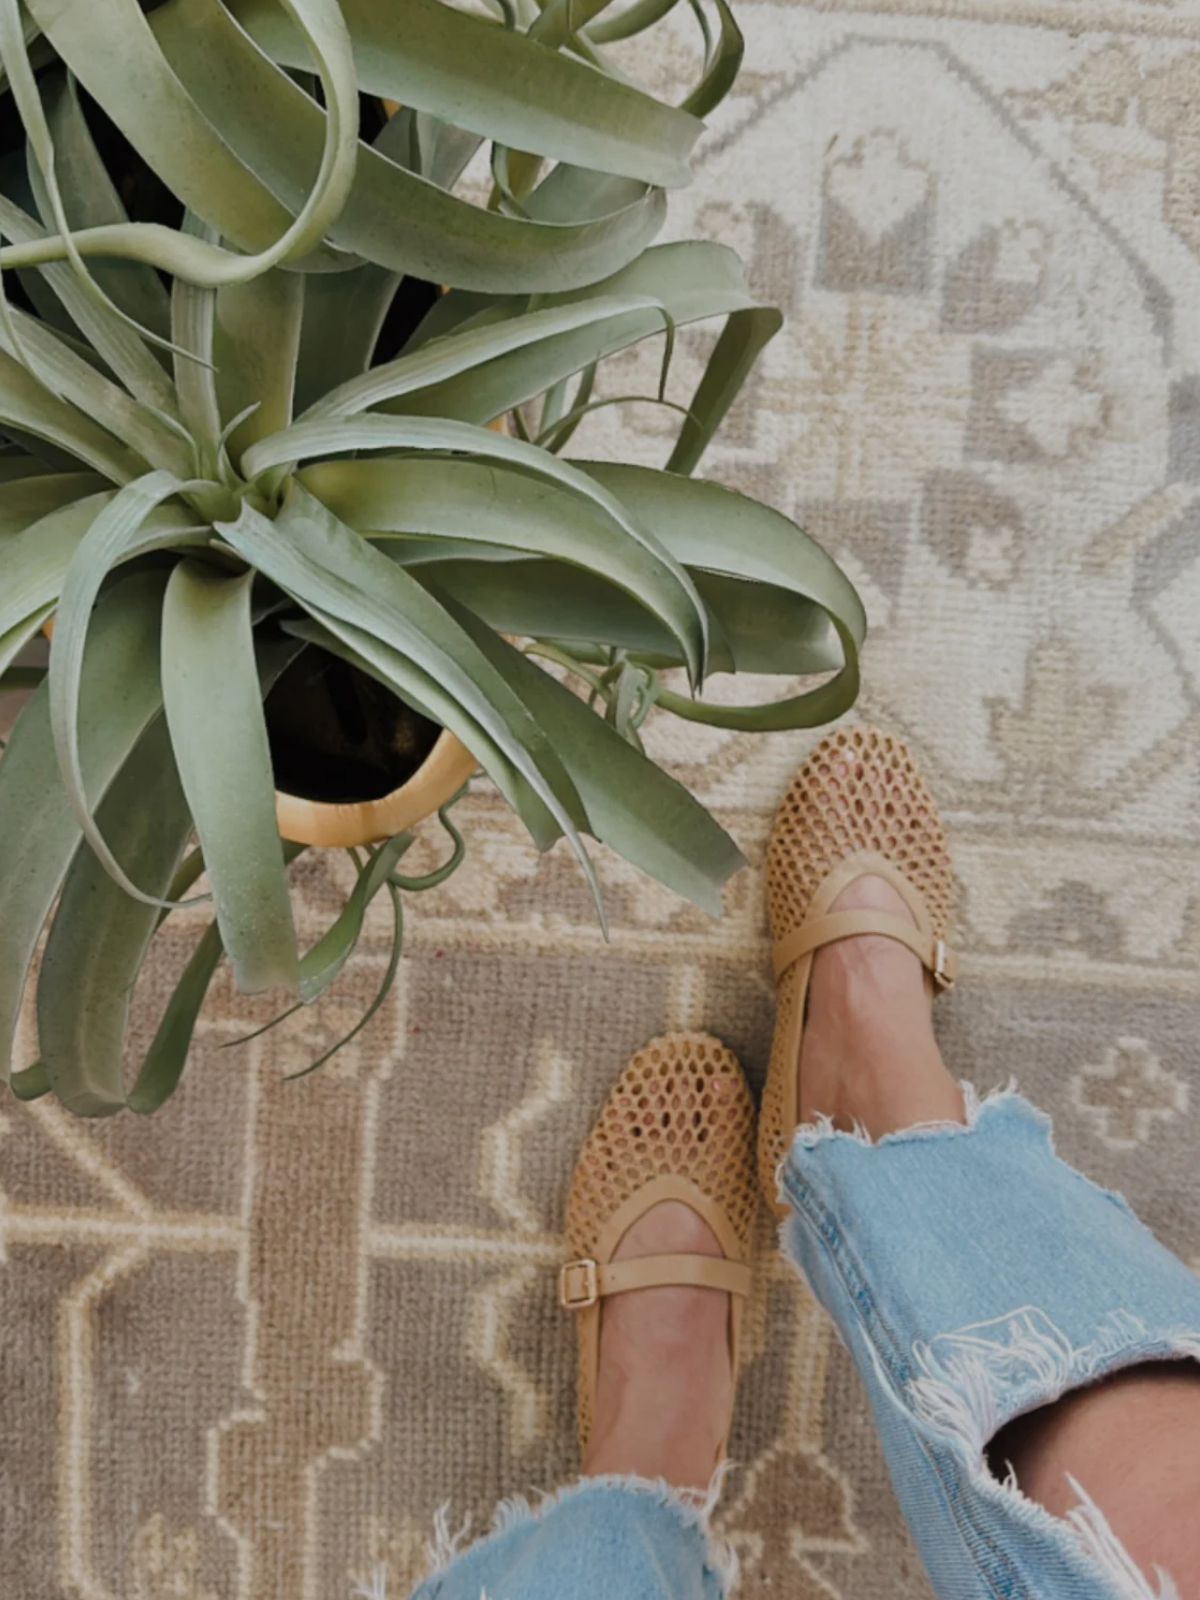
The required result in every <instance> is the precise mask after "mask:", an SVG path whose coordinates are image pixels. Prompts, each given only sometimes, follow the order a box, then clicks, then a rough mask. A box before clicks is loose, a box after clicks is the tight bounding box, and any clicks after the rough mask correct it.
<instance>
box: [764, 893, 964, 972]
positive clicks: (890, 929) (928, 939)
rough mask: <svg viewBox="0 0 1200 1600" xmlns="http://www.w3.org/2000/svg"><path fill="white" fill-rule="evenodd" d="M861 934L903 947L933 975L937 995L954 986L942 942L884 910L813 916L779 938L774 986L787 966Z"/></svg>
mask: <svg viewBox="0 0 1200 1600" xmlns="http://www.w3.org/2000/svg"><path fill="white" fill-rule="evenodd" d="M861 933H877V934H882V935H883V937H884V938H886V939H895V940H896V941H897V942H898V943H899V944H902V945H907V947H908V948H909V949H910V950H911V951H912V952H913V954H914V955H915V956H917V957H918V958H919V960H920V961H921V963H922V965H923V966H924V967H925V968H926V969H927V970H928V971H929V972H931V973H932V974H933V981H934V983H935V984H936V985H937V988H938V990H939V992H941V991H945V990H946V989H952V988H953V987H954V980H955V979H956V978H957V976H958V957H957V955H956V954H955V953H954V951H953V950H951V948H950V946H949V945H948V944H947V943H946V941H945V940H944V939H936V938H934V936H933V935H932V934H929V933H922V932H921V930H920V928H918V927H917V926H916V925H915V924H914V923H911V922H906V921H905V920H904V919H903V918H902V917H893V916H889V915H888V913H887V912H886V911H866V910H861V911H830V912H827V913H826V915H825V916H822V917H813V918H812V920H811V921H809V922H804V923H801V925H800V926H799V927H798V928H797V929H795V931H794V932H792V933H789V934H787V935H786V937H785V938H783V939H780V941H779V943H778V944H777V945H776V946H775V982H776V983H778V982H779V980H780V979H781V978H782V977H783V975H784V973H785V972H786V971H787V970H788V968H789V967H793V966H795V964H796V962H797V961H799V960H800V958H801V957H802V956H806V955H808V954H809V952H810V951H813V950H819V949H820V948H821V947H822V945H827V944H836V943H837V942H838V940H840V939H853V938H856V937H857V936H858V935H859V934H861Z"/></svg>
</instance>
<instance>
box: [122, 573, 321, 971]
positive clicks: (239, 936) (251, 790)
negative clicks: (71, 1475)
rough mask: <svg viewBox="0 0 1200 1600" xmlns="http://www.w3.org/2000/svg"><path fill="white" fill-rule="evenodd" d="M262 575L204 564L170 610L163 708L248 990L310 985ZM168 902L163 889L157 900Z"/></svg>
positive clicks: (173, 593) (175, 593)
mask: <svg viewBox="0 0 1200 1600" xmlns="http://www.w3.org/2000/svg"><path fill="white" fill-rule="evenodd" d="M252 582H253V575H252V574H250V573H247V574H245V575H244V576H241V577H235V578H226V577H222V576H219V575H218V574H216V573H214V572H213V571H212V570H211V569H209V568H206V567H202V566H201V565H200V564H199V563H197V562H194V561H182V562H180V563H179V565H178V566H177V567H176V568H175V570H174V571H173V573H172V574H171V579H170V582H169V583H168V585H167V593H166V600H165V602H164V605H163V661H162V685H163V705H164V708H165V710H166V716H167V725H168V727H169V728H170V730H171V741H172V744H173V746H174V748H175V752H176V759H177V761H178V763H179V774H180V778H181V780H182V783H183V789H184V793H185V794H186V795H187V801H188V805H189V807H190V809H191V813H192V816H193V818H194V820H195V825H196V833H197V836H198V837H199V840H200V848H201V850H202V851H203V852H204V863H205V869H206V871H207V873H208V878H209V882H210V884H211V886H212V894H213V901H214V903H215V905H216V911H217V922H218V924H219V926H220V929H221V938H222V941H223V943H224V945H225V949H226V951H227V952H228V955H229V960H230V965H231V966H232V968H233V974H234V977H235V979H236V981H237V984H238V987H239V988H240V989H241V990H242V991H243V993H246V994H256V993H258V992H260V991H261V990H263V989H267V988H270V987H272V986H273V985H275V984H284V985H286V986H287V987H288V988H291V989H295V988H296V987H297V985H298V983H299V958H298V955H297V952H296V931H295V926H294V924H293V921H292V907H291V901H290V899H289V896H288V889H287V878H286V876H285V873H284V862H283V849H282V845H281V843H280V839H279V830H278V827H277V826H276V822H275V787H274V783H273V781H272V777H271V754H270V749H269V747H268V744H267V728H266V722H265V720H264V717H263V707H262V697H261V693H260V690H259V683H258V671H257V667H256V665H255V659H254V643H253V635H252V631H251V619H250V590H251V585H252ZM151 893H153V894H160V893H161V891H159V890H151Z"/></svg>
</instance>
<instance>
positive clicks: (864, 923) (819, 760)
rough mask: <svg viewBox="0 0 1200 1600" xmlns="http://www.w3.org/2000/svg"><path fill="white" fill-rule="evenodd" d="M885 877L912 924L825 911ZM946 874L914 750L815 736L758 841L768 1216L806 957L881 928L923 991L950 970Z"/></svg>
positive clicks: (761, 1150) (878, 738)
mask: <svg viewBox="0 0 1200 1600" xmlns="http://www.w3.org/2000/svg"><path fill="white" fill-rule="evenodd" d="M867 876H871V877H878V878H885V879H886V880H887V882H888V883H890V884H891V886H892V887H893V888H894V889H895V890H896V892H897V893H898V894H899V896H900V898H901V899H902V900H903V901H904V903H905V905H906V906H907V907H908V908H909V910H910V911H911V912H912V915H913V918H914V919H915V922H916V926H915V927H914V926H913V923H911V922H908V921H907V920H904V919H902V918H900V917H892V916H888V915H887V914H886V913H885V912H881V911H869V910H858V911H836V912H831V911H830V910H829V907H830V906H831V905H832V904H833V902H834V901H835V900H836V899H837V897H838V895H839V894H841V892H842V890H843V889H845V888H846V887H847V885H848V884H851V883H853V882H854V880H855V879H856V878H864V877H867ZM953 898H954V871H953V868H952V866H951V863H950V852H949V850H948V848H947V846H946V837H945V834H944V833H943V832H942V825H941V823H940V821H939V820H938V814H937V808H936V807H935V805H934V803H933V800H932V799H931V798H930V795H929V791H928V790H927V789H926V787H925V784H924V782H923V781H922V779H921V777H920V774H919V773H918V772H917V769H916V767H915V766H914V765H913V760H912V757H911V756H910V755H909V753H908V750H907V749H906V748H905V746H904V745H903V744H902V743H901V742H900V740H899V739H894V738H892V737H891V736H890V735H889V734H886V733H880V732H879V731H878V730H877V729H875V728H845V729H841V730H839V731H838V732H837V733H834V734H831V735H830V736H829V738H827V739H823V740H822V741H821V743H820V744H819V745H818V746H817V747H816V749H815V750H814V751H813V752H812V753H811V755H810V756H809V757H808V759H807V760H806V761H805V762H804V764H803V765H802V766H801V768H800V770H799V772H797V774H796V776H795V779H794V780H793V782H792V786H791V788H790V789H789V790H788V792H787V794H786V795H785V796H784V798H783V803H782V805H781V806H780V808H779V812H778V815H777V816H776V818H775V826H774V828H773V829H772V832H771V842H770V845H769V846H768V849H767V911H768V915H769V917H770V922H771V933H772V934H773V936H774V938H775V980H776V982H777V983H778V985H779V1001H778V1012H777V1014H776V1020H775V1041H774V1044H773V1046H772V1050H771V1066H770V1070H769V1072H768V1074H767V1085H766V1089H765V1090H764V1092H763V1103H762V1112H761V1116H760V1119H759V1128H758V1171H759V1181H760V1183H761V1184H762V1190H763V1193H764V1195H765V1196H766V1199H767V1204H768V1205H769V1206H771V1207H772V1209H773V1210H774V1211H775V1213H776V1215H777V1216H781V1217H782V1216H786V1215H787V1207H786V1206H784V1205H782V1204H781V1203H780V1202H779V1200H778V1199H777V1188H776V1174H777V1172H778V1170H779V1164H780V1162H781V1161H782V1160H783V1158H784V1156H785V1155H786V1154H787V1151H788V1147H789V1145H790V1144H791V1139H792V1135H793V1133H794V1132H795V1130H796V1127H797V1125H798V1124H799V1121H800V1115H799V1103H800V1093H799V1082H798V1068H799V1063H800V1038H801V1035H802V1033H803V1031H804V1016H805V1005H806V1001H807V998H808V980H809V977H810V975H811V973H812V963H813V955H814V954H815V952H816V951H817V950H819V949H820V947H821V946H822V945H826V944H833V943H835V942H836V941H837V940H839V939H849V938H852V937H853V936H854V935H855V934H860V933H879V934H884V935H886V936H887V937H888V938H890V939H897V940H899V942H900V943H901V944H903V945H907V946H908V948H909V949H910V950H912V951H914V952H915V953H916V954H917V955H918V956H919V957H920V958H921V961H922V963H923V964H924V966H925V970H926V979H925V981H926V986H927V988H928V990H929V993H930V994H931V995H933V994H937V993H940V992H942V991H943V990H946V989H949V988H950V986H951V985H952V984H953V982H954V978H955V974H956V972H957V968H958V962H957V958H956V956H955V955H954V952H953V951H952V950H951V949H950V948H949V946H948V945H947V944H946V938H945V935H946V929H947V926H948V924H949V921H950V911H951V904H952V901H953Z"/></svg>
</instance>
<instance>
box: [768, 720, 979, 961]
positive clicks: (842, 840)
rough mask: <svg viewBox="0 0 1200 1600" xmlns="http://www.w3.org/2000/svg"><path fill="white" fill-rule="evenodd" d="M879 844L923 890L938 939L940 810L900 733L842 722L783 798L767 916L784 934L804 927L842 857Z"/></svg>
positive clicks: (942, 845)
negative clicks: (824, 882) (813, 901)
mask: <svg viewBox="0 0 1200 1600" xmlns="http://www.w3.org/2000/svg"><path fill="white" fill-rule="evenodd" d="M859 850H874V851H878V853H879V854H880V855H884V856H886V857H887V858H888V860H889V861H891V862H892V863H893V864H894V865H895V866H896V867H897V868H898V869H899V870H900V871H901V872H902V873H903V874H904V875H905V877H906V878H908V880H909V881H910V882H911V883H912V885H913V887H914V888H916V889H918V890H919V891H920V893H921V895H922V896H923V897H924V900H925V903H926V905H927V906H928V907H929V915H930V917H931V918H932V919H933V926H934V932H935V934H936V935H937V936H938V937H939V938H940V937H942V935H943V934H944V933H945V931H946V926H947V924H948V923H949V920H950V911H951V902H952V898H953V892H954V872H953V868H952V866H951V863H950V852H949V849H948V848H947V845H946V836H945V834H944V833H943V831H942V825H941V822H940V821H939V820H938V814H937V808H936V806H935V805H934V803H933V800H932V798H931V796H930V794H929V791H928V789H927V788H926V787H925V783H924V780H923V779H922V777H921V775H920V773H919V772H918V771H917V768H916V766H915V764H914V763H913V759H912V757H911V756H910V755H909V753H908V750H907V749H906V747H905V746H904V745H903V744H902V743H901V741H900V740H899V739H895V738H893V737H892V736H891V734H887V733H881V732H880V731H879V730H878V729H876V728H841V729H839V730H838V731H837V733H834V734H831V735H830V736H829V738H827V739H824V740H822V742H821V743H820V744H819V745H818V746H817V747H816V749H815V750H814V751H813V752H812V753H811V755H809V757H808V759H807V760H806V761H805V762H804V764H803V765H802V766H801V768H800V770H799V772H798V773H797V774H796V777H795V779H794V780H793V782H792V785H791V787H790V788H789V789H788V791H787V793H786V794H785V795H784V797H783V802H782V804H781V805H780V807H779V811H778V814H777V815H776V818H775V826H774V829H773V830H772V833H771V843H770V846H769V847H768V850H767V912H768V915H769V917H770V920H771V932H772V934H773V935H774V936H775V938H776V939H781V938H783V936H784V935H785V934H787V933H790V932H791V931H792V930H793V929H794V928H798V927H799V926H800V924H801V922H803V920H804V916H805V913H806V912H807V910H808V903H809V901H810V900H811V899H812V897H813V895H814V894H815V892H816V890H817V887H818V885H819V884H820V883H821V882H822V880H823V879H825V878H826V877H828V875H829V873H830V872H831V871H832V869H833V868H834V867H835V866H836V865H837V864H838V862H839V861H842V860H844V859H845V858H846V857H847V856H849V855H853V854H854V853H856V852H857V851H859Z"/></svg>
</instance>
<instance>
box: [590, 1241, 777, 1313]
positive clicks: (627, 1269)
mask: <svg viewBox="0 0 1200 1600" xmlns="http://www.w3.org/2000/svg"><path fill="white" fill-rule="evenodd" d="M573 1274H579V1275H581V1276H582V1277H583V1279H584V1283H585V1290H584V1296H583V1297H582V1298H581V1296H580V1294H579V1292H578V1290H577V1289H576V1288H573V1287H572V1275H573ZM751 1281H752V1280H751V1273H750V1268H749V1267H746V1266H743V1265H742V1264H741V1262H740V1261H725V1260H723V1259H722V1257H720V1256H685V1255H666V1256H630V1257H629V1258H627V1259H626V1260H623V1261H610V1262H608V1263H607V1264H606V1265H601V1264H600V1263H599V1262H597V1261H591V1260H583V1261H568V1262H567V1264H566V1266H565V1267H563V1268H562V1269H561V1271H560V1272H559V1285H560V1288H559V1297H558V1299H559V1304H560V1305H561V1306H563V1307H564V1309H565V1310H567V1311H580V1310H583V1309H584V1308H585V1307H586V1306H589V1305H591V1304H592V1303H593V1302H594V1301H595V1300H603V1299H604V1298H605V1297H606V1296H607V1295H613V1294H628V1293H629V1292H630V1290H632V1289H664V1288H668V1287H670V1286H671V1285H679V1286H681V1287H688V1288H695V1289H722V1290H724V1292H725V1293H726V1294H740V1295H748V1294H749V1293H750V1288H751Z"/></svg>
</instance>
